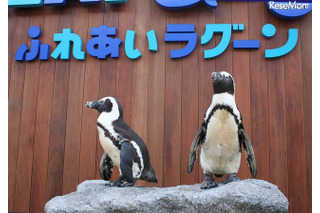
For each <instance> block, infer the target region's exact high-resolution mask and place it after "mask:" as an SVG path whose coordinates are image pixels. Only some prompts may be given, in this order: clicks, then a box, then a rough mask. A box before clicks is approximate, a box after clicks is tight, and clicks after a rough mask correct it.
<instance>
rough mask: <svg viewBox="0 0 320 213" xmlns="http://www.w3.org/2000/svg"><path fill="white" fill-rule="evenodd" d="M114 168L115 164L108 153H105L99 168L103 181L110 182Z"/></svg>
mask: <svg viewBox="0 0 320 213" xmlns="http://www.w3.org/2000/svg"><path fill="white" fill-rule="evenodd" d="M113 167H114V163H113V162H112V160H111V158H110V157H109V156H108V155H107V153H106V152H103V154H102V157H101V161H100V166H99V169H100V176H101V177H102V179H103V180H110V178H111V174H112V170H113Z"/></svg>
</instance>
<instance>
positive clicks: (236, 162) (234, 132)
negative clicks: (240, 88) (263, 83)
mask: <svg viewBox="0 0 320 213" xmlns="http://www.w3.org/2000/svg"><path fill="white" fill-rule="evenodd" d="M211 77H212V78H213V89H214V94H213V97H212V102H211V105H210V106H209V108H208V110H207V111H206V113H205V115H204V119H203V122H202V125H201V126H200V129H199V130H198V132H197V134H196V136H195V138H194V140H193V143H192V145H191V150H190V154H189V160H188V172H189V173H191V172H192V169H193V166H194V162H195V160H196V158H197V150H198V148H199V146H200V145H201V151H200V164H201V167H202V170H203V172H204V174H205V180H204V182H203V183H202V185H201V188H202V189H209V188H212V187H215V186H217V183H216V182H215V180H214V179H213V177H212V174H214V175H215V176H216V177H222V176H223V175H224V174H228V176H227V178H226V180H225V183H228V182H231V181H234V180H240V178H238V177H237V176H236V174H237V172H238V170H239V168H240V162H241V145H242V146H243V148H244V151H245V153H246V157H247V162H248V164H249V169H250V172H251V175H252V177H253V178H254V177H256V175H257V167H256V161H255V157H254V152H253V148H252V145H251V142H250V139H249V137H248V135H247V133H246V131H245V129H244V126H243V123H242V116H241V114H240V112H239V110H238V108H237V106H236V101H235V96H234V94H235V86H234V80H233V78H232V76H231V75H230V74H229V73H227V72H213V73H212V74H211Z"/></svg>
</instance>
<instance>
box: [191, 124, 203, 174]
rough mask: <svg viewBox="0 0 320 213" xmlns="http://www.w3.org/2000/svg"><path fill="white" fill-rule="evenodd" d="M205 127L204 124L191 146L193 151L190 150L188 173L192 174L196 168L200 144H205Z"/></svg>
mask: <svg viewBox="0 0 320 213" xmlns="http://www.w3.org/2000/svg"><path fill="white" fill-rule="evenodd" d="M205 132H206V129H205V126H204V124H202V125H201V126H200V128H199V130H198V132H197V134H196V136H195V137H194V139H193V142H192V144H191V149H190V154H189V160H188V172H189V173H191V172H192V169H193V166H194V162H195V161H196V159H197V156H198V152H197V151H198V149H199V146H200V144H201V143H202V142H203V138H204V136H205Z"/></svg>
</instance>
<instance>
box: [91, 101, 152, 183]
mask: <svg viewBox="0 0 320 213" xmlns="http://www.w3.org/2000/svg"><path fill="white" fill-rule="evenodd" d="M86 106H87V107H88V108H92V109H96V110H97V111H98V112H99V113H100V115H99V117H98V119H97V128H98V133H99V140H100V144H101V146H102V147H103V149H104V153H103V155H102V158H101V161H100V175H101V177H102V179H104V180H110V177H111V174H112V170H113V168H114V166H117V167H118V168H119V171H120V176H119V178H118V179H117V180H116V181H110V182H108V183H107V184H106V185H107V186H118V187H127V186H134V184H135V182H136V181H137V180H138V179H141V180H145V181H148V182H152V183H157V177H156V174H155V172H154V170H153V167H152V165H151V162H150V158H149V152H148V149H147V146H146V145H145V143H144V142H143V140H142V139H141V138H140V137H139V136H138V134H137V133H135V132H134V131H133V130H132V129H131V128H130V127H129V126H128V124H127V123H126V122H125V121H124V119H123V109H122V106H121V105H120V103H119V101H118V100H117V99H116V98H114V97H105V98H102V99H101V100H99V101H91V102H87V104H86Z"/></svg>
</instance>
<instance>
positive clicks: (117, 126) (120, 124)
mask: <svg viewBox="0 0 320 213" xmlns="http://www.w3.org/2000/svg"><path fill="white" fill-rule="evenodd" d="M112 125H113V128H114V130H115V132H117V133H118V134H120V135H121V136H123V137H124V138H125V139H129V140H132V141H135V142H136V143H137V145H138V146H139V148H140V150H141V154H142V157H143V163H144V165H145V168H146V169H148V168H149V166H150V165H151V164H150V158H149V152H148V149H147V146H146V144H145V143H144V142H143V140H142V139H141V138H140V137H139V135H138V134H137V133H135V132H134V131H133V130H132V129H131V128H130V127H129V125H128V124H127V123H126V122H125V121H124V120H123V119H122V118H119V119H118V120H116V121H114V122H113V123H112Z"/></svg>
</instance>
